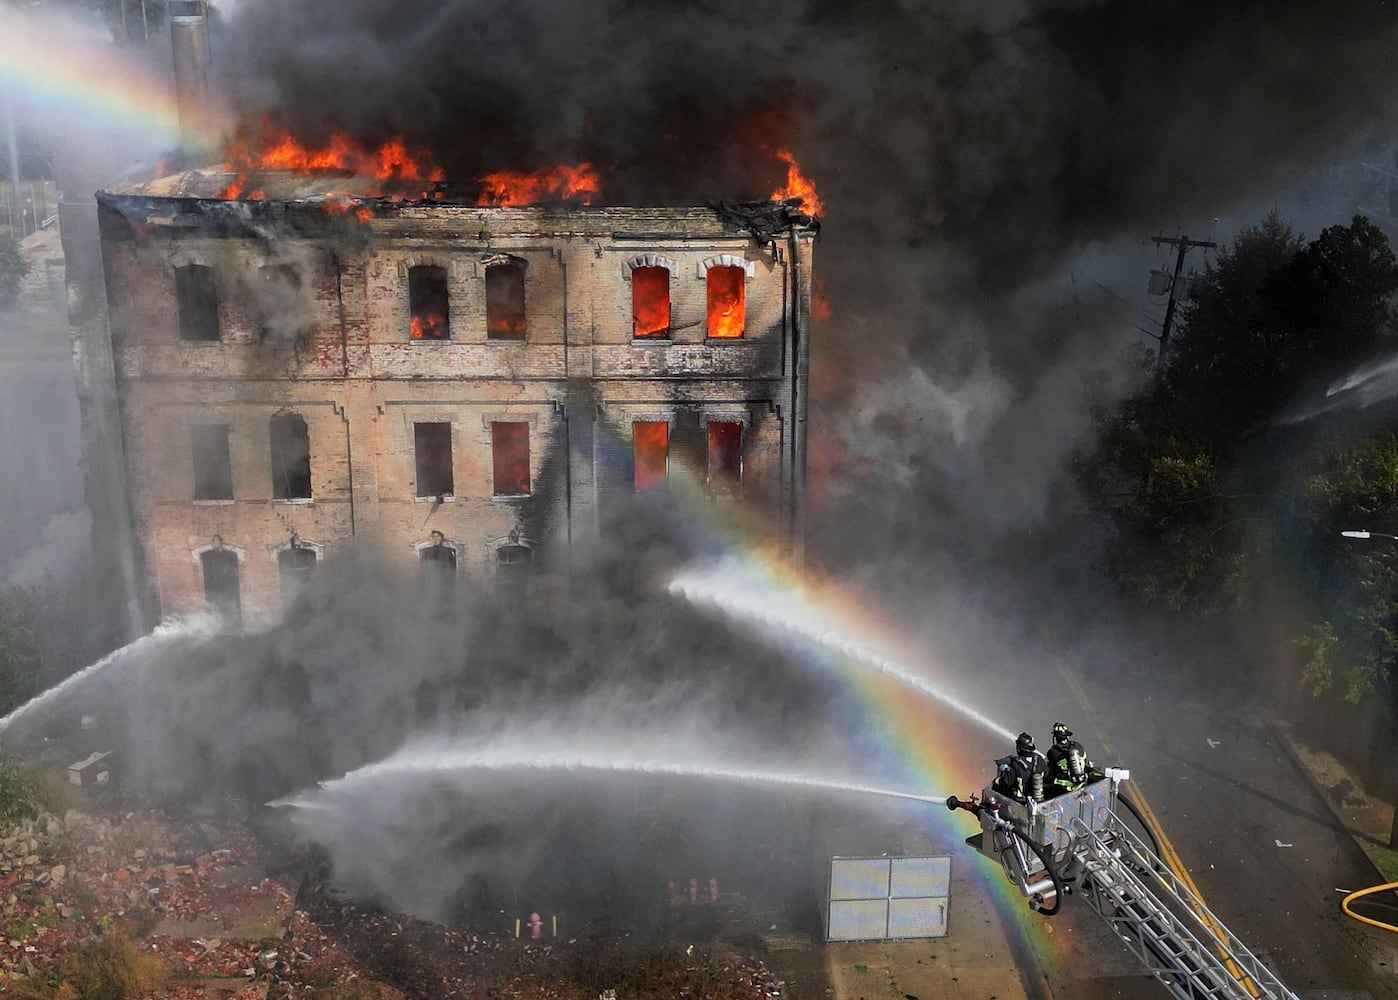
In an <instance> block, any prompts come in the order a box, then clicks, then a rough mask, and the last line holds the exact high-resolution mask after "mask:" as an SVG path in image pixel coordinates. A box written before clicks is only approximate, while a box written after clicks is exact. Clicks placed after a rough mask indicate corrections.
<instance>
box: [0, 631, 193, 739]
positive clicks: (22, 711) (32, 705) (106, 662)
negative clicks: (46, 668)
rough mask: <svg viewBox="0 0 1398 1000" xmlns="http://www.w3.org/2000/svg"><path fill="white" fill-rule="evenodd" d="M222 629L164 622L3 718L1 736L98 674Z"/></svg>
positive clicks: (1, 719) (0, 722)
mask: <svg viewBox="0 0 1398 1000" xmlns="http://www.w3.org/2000/svg"><path fill="white" fill-rule="evenodd" d="M218 627H219V622H218V619H217V618H215V617H212V616H207V615H204V616H199V617H194V618H187V619H184V620H181V621H168V622H163V623H161V624H160V625H158V626H156V627H155V628H154V629H152V630H151V631H150V632H149V633H147V634H146V635H143V636H141V637H140V638H139V639H136V640H134V641H132V642H129V643H127V644H126V645H125V646H122V647H121V648H120V649H114V650H112V652H110V653H108V654H107V655H106V656H104V657H102V658H101V659H100V660H98V661H97V662H96V663H93V664H91V665H89V666H86V667H84V668H83V669H82V670H79V671H78V672H77V673H75V674H73V675H72V676H71V677H68V678H66V679H64V680H62V681H60V682H59V683H57V684H55V685H54V686H53V687H51V688H49V689H48V690H46V691H43V692H41V693H40V694H37V695H35V696H34V697H33V698H30V699H29V700H28V701H26V702H25V703H24V704H23V705H20V706H19V707H18V708H16V709H14V710H13V711H12V712H10V714H9V715H6V716H5V717H3V718H0V736H2V735H4V733H5V732H6V731H7V730H8V729H9V728H10V727H11V726H13V725H14V724H15V723H16V722H18V721H19V720H20V719H23V718H24V717H26V716H28V715H31V714H33V713H34V712H37V711H38V710H40V709H41V708H45V707H47V706H49V705H51V704H52V703H53V702H55V701H57V700H58V699H59V698H61V697H63V696H64V695H65V694H67V693H68V692H69V691H71V690H73V689H74V688H77V687H80V686H82V685H83V684H85V683H86V682H87V681H88V680H90V679H91V678H92V677H93V676H95V675H96V674H99V673H107V672H110V671H111V670H112V669H113V668H115V667H119V666H121V665H123V664H127V663H135V662H139V661H141V660H143V659H145V658H147V657H150V656H152V655H154V654H156V653H158V652H160V651H161V650H163V649H165V648H166V647H168V646H172V645H174V644H175V643H177V642H179V641H180V640H182V639H190V638H196V637H198V638H202V637H205V636H209V635H212V634H213V633H214V632H215V631H216V630H217V629H218Z"/></svg>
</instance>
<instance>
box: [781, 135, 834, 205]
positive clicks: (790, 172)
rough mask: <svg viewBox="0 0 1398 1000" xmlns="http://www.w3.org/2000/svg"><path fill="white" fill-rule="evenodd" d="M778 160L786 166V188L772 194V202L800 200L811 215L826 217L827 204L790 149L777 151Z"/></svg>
mask: <svg viewBox="0 0 1398 1000" xmlns="http://www.w3.org/2000/svg"><path fill="white" fill-rule="evenodd" d="M777 159H779V160H781V161H782V162H783V163H785V164H786V186H785V187H780V188H777V190H775V191H773V192H772V195H771V199H772V201H785V200H786V199H787V198H800V199H801V207H802V208H804V209H805V210H806V212H807V213H809V214H810V215H824V214H825V203H824V202H822V201H821V200H820V196H819V195H817V194H816V189H815V183H814V182H813V181H811V179H810V178H809V177H807V176H806V175H805V174H803V173H801V167H800V165H799V164H798V163H797V162H796V157H794V156H792V155H791V150H789V149H779V150H777Z"/></svg>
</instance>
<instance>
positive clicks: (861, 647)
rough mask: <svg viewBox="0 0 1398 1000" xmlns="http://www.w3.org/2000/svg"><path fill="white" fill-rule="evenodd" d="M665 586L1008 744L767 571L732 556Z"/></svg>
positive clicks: (970, 711)
mask: <svg viewBox="0 0 1398 1000" xmlns="http://www.w3.org/2000/svg"><path fill="white" fill-rule="evenodd" d="M669 591H670V593H672V594H676V595H678V596H680V597H683V598H684V599H685V600H687V601H689V602H690V603H691V604H694V605H696V606H701V607H705V606H706V607H710V608H714V609H715V610H717V611H720V612H722V613H723V614H725V615H727V616H729V617H730V618H734V619H737V620H739V621H745V622H749V623H753V624H756V625H759V626H762V627H764V628H768V629H772V630H774V631H777V632H786V633H794V634H796V635H799V636H801V637H803V638H805V639H808V640H810V641H812V642H815V643H817V644H819V645H821V646H824V647H825V648H827V649H829V650H832V651H834V652H836V653H839V654H840V655H842V656H844V657H846V658H847V659H849V660H851V661H853V662H855V663H858V664H860V665H861V666H863V667H866V668H868V669H871V670H875V671H877V672H878V673H880V674H883V675H884V676H885V677H889V678H891V679H892V680H895V681H897V682H898V683H900V684H903V685H905V686H906V687H908V688H910V689H912V690H914V691H917V692H918V693H919V694H922V695H925V696H927V697H929V698H932V699H934V700H936V701H938V702H940V703H942V704H943V705H946V706H947V707H948V708H952V709H955V710H956V711H957V712H959V713H960V714H961V715H963V716H965V717H966V718H968V719H970V720H972V721H974V722H977V723H979V724H980V725H982V726H984V727H985V728H987V729H989V730H990V731H991V732H992V733H995V734H996V735H997V736H999V737H1000V738H1001V739H1003V740H1004V741H1005V742H1007V743H1013V742H1014V739H1015V734H1014V733H1012V732H1010V730H1008V729H1006V728H1005V727H1004V726H1002V725H1000V724H999V723H998V722H995V721H994V720H993V719H990V718H988V717H987V716H985V715H983V714H982V713H980V712H978V711H976V710H975V709H974V708H972V707H971V706H969V705H967V704H966V703H965V702H962V701H960V700H959V699H957V698H955V697H953V696H952V695H950V694H948V693H947V692H946V691H944V690H943V689H941V688H939V687H938V686H936V685H935V684H933V683H932V682H931V681H929V680H927V678H925V677H922V676H920V675H918V674H917V673H916V672H914V671H913V670H911V669H910V668H909V667H907V666H905V665H903V664H901V663H898V662H897V661H896V660H894V659H893V658H892V657H890V656H889V655H887V654H885V653H883V652H881V651H880V650H879V649H877V648H876V647H875V645H874V644H873V643H871V642H870V641H869V640H868V639H866V638H863V637H856V636H855V635H852V634H851V633H850V632H849V631H848V630H847V629H848V627H847V626H845V627H842V626H841V625H839V624H837V623H838V621H839V619H838V616H836V615H834V614H832V612H831V609H830V608H826V607H822V606H820V605H819V604H818V603H817V602H815V601H813V600H811V599H810V598H809V597H807V596H806V595H805V594H802V593H800V592H799V591H797V590H796V589H795V588H793V587H789V586H786V585H784V584H782V583H781V582H780V581H778V580H776V579H774V578H773V577H772V576H771V574H769V573H764V572H761V571H760V570H759V569H758V568H756V567H754V566H752V565H750V564H748V563H746V562H740V561H737V560H727V561H725V562H722V563H720V564H717V565H715V566H711V567H705V568H690V569H687V570H684V571H682V572H681V573H680V574H679V575H678V576H676V577H675V578H674V579H673V580H671V581H670V584H669Z"/></svg>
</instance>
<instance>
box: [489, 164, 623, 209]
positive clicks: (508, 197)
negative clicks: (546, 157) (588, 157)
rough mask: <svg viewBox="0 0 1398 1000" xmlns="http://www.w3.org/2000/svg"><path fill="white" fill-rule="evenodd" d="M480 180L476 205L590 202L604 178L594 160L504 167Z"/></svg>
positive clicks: (586, 203) (600, 188)
mask: <svg viewBox="0 0 1398 1000" xmlns="http://www.w3.org/2000/svg"><path fill="white" fill-rule="evenodd" d="M480 182H481V193H480V197H479V198H477V199H476V204H477V205H497V206H509V205H537V204H538V203H539V202H541V201H573V200H576V201H579V202H581V203H582V204H584V205H591V204H592V197H593V195H595V194H597V193H598V192H599V191H601V190H602V182H601V180H600V179H598V177H597V173H596V171H594V170H593V169H592V164H591V163H579V164H577V165H576V166H568V165H567V164H561V165H559V166H556V167H544V168H542V169H540V170H535V171H534V172H533V173H514V172H511V171H503V170H502V171H499V172H497V173H493V174H486V175H485V176H484V177H482V178H481V179H480Z"/></svg>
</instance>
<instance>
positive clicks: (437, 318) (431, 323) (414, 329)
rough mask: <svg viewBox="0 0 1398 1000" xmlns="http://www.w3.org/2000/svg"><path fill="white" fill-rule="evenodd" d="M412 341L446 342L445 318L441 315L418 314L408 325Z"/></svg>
mask: <svg viewBox="0 0 1398 1000" xmlns="http://www.w3.org/2000/svg"><path fill="white" fill-rule="evenodd" d="M408 333H409V334H410V335H411V336H412V338H413V340H446V339H447V318H446V317H445V316H443V315H442V314H441V313H428V312H424V313H418V314H417V315H415V316H413V318H412V319H411V320H410V321H409V323H408Z"/></svg>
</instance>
